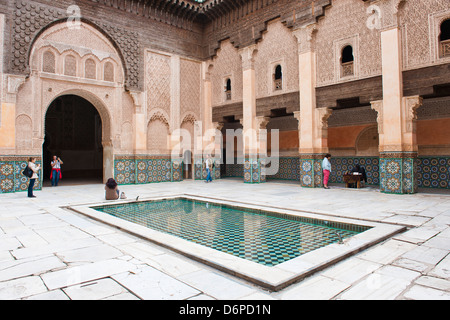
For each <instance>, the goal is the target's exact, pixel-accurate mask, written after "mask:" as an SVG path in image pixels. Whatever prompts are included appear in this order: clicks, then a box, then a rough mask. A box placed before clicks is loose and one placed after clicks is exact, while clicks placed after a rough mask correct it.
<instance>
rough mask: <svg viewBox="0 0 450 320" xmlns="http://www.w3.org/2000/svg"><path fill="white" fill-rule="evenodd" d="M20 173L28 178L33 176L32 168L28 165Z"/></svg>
mask: <svg viewBox="0 0 450 320" xmlns="http://www.w3.org/2000/svg"><path fill="white" fill-rule="evenodd" d="M22 174H23V175H24V176H26V177H28V178H31V177H32V176H33V170H31V168H30V167H29V166H27V167H26V168H25V169H24V170H23V171H22Z"/></svg>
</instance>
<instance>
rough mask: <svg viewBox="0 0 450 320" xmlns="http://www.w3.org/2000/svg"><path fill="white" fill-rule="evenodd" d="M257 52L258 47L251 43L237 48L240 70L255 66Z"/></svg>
mask: <svg viewBox="0 0 450 320" xmlns="http://www.w3.org/2000/svg"><path fill="white" fill-rule="evenodd" d="M257 53H258V49H257V45H256V44H252V45H250V46H248V47H245V48H242V49H240V50H239V55H240V56H241V60H242V70H248V69H254V68H255V57H256V54H257Z"/></svg>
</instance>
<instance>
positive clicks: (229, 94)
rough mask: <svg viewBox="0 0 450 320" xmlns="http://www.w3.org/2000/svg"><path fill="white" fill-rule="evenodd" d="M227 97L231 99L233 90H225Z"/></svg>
mask: <svg viewBox="0 0 450 320" xmlns="http://www.w3.org/2000/svg"><path fill="white" fill-rule="evenodd" d="M225 99H226V100H231V90H227V91H225Z"/></svg>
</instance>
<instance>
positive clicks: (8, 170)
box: [0, 156, 42, 193]
mask: <svg viewBox="0 0 450 320" xmlns="http://www.w3.org/2000/svg"><path fill="white" fill-rule="evenodd" d="M29 157H30V156H17V157H0V193H11V192H20V191H26V190H27V189H28V181H29V179H28V178H27V177H25V176H24V175H22V171H23V169H25V167H26V166H27V164H28V158H29ZM35 157H36V164H41V163H42V160H41V157H37V156H35ZM41 175H42V170H41V171H40V173H39V179H37V180H36V183H35V186H34V189H35V190H41V189H42V179H40V177H41Z"/></svg>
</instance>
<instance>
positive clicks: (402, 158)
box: [372, 26, 422, 194]
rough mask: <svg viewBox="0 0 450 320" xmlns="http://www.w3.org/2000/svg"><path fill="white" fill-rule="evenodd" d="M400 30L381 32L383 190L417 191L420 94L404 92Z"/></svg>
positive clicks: (376, 103)
mask: <svg viewBox="0 0 450 320" xmlns="http://www.w3.org/2000/svg"><path fill="white" fill-rule="evenodd" d="M400 33H401V31H400V29H399V27H397V26H393V27H390V28H387V29H385V30H383V31H382V32H381V49H382V67H383V68H382V76H383V100H380V101H374V102H372V108H373V109H374V110H376V111H377V112H378V131H379V134H380V144H379V151H380V190H381V192H384V193H396V194H408V193H416V192H417V176H416V172H417V140H416V119H417V116H416V110H417V108H418V107H420V106H421V105H422V98H421V97H419V96H411V97H404V96H403V77H402V50H401V48H402V45H401V34H400Z"/></svg>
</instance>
